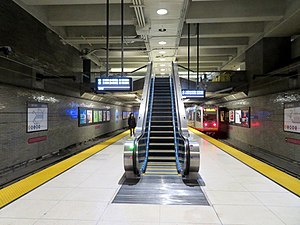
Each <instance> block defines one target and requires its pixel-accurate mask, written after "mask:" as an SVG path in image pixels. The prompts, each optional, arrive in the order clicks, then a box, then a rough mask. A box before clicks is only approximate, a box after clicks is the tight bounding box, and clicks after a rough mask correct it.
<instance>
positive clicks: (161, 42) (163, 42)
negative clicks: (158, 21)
mask: <svg viewBox="0 0 300 225" xmlns="http://www.w3.org/2000/svg"><path fill="white" fill-rule="evenodd" d="M158 44H160V45H165V44H167V42H165V41H160V42H158Z"/></svg>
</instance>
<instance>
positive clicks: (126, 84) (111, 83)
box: [96, 77, 132, 92]
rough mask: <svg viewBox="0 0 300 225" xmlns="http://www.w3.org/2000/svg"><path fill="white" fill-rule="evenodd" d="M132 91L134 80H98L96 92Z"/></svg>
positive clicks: (122, 78)
mask: <svg viewBox="0 0 300 225" xmlns="http://www.w3.org/2000/svg"><path fill="white" fill-rule="evenodd" d="M105 91H112V92H114V91H132V78H124V77H114V78H108V77H106V78H96V92H105Z"/></svg>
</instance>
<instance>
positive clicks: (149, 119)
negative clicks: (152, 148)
mask: <svg viewBox="0 0 300 225" xmlns="http://www.w3.org/2000/svg"><path fill="white" fill-rule="evenodd" d="M154 82H155V77H153V78H152V80H151V92H150V99H149V105H148V108H149V106H150V110H148V115H147V121H148V127H147V139H146V140H147V141H146V156H145V159H144V162H143V165H142V166H141V169H140V173H144V172H145V170H146V167H147V162H148V155H149V145H150V143H149V141H150V132H151V121H152V108H153V97H154Z"/></svg>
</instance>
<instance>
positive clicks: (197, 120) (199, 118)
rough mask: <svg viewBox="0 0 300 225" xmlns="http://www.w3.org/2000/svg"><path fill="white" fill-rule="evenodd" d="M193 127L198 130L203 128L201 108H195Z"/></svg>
mask: <svg viewBox="0 0 300 225" xmlns="http://www.w3.org/2000/svg"><path fill="white" fill-rule="evenodd" d="M195 117H196V118H195V127H196V128H198V129H200V130H201V128H203V126H202V125H203V109H202V107H197V108H196V116H195Z"/></svg>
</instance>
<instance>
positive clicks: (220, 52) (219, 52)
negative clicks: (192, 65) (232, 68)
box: [177, 47, 237, 56]
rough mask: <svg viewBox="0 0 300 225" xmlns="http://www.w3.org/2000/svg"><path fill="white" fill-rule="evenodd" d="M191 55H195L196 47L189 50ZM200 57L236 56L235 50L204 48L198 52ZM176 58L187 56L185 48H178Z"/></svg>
mask: <svg viewBox="0 0 300 225" xmlns="http://www.w3.org/2000/svg"><path fill="white" fill-rule="evenodd" d="M190 53H191V55H196V47H192V48H191V52H190ZM200 54H201V56H234V55H236V54H237V49H236V48H218V49H216V48H205V49H202V50H201V52H200ZM177 55H178V56H181V55H185V56H187V48H186V47H179V48H178V54H177Z"/></svg>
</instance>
